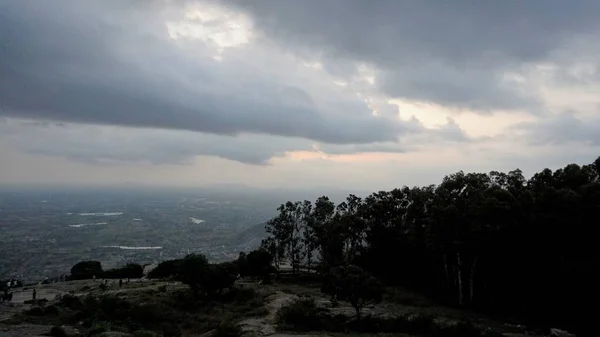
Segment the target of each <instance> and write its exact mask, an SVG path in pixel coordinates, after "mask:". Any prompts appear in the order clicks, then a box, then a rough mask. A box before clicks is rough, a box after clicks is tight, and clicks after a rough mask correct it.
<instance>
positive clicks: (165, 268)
mask: <svg viewBox="0 0 600 337" xmlns="http://www.w3.org/2000/svg"><path fill="white" fill-rule="evenodd" d="M182 264H183V259H175V260H167V261H163V262H161V263H159V264H158V266H156V268H154V269H152V270H151V271H150V272H149V273H148V278H150V279H168V278H172V277H175V276H177V275H179V272H180V271H181V268H182Z"/></svg>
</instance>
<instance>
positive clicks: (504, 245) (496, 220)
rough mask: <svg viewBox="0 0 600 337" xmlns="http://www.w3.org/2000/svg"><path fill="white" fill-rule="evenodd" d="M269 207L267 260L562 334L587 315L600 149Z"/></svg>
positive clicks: (593, 280)
mask: <svg viewBox="0 0 600 337" xmlns="http://www.w3.org/2000/svg"><path fill="white" fill-rule="evenodd" d="M278 211H279V215H278V216H277V217H275V218H273V219H272V220H270V221H269V222H268V224H267V232H268V233H269V237H268V238H267V239H266V240H265V241H264V244H263V247H264V248H265V249H266V250H268V251H269V252H271V253H272V254H273V257H274V260H275V265H276V266H277V265H278V264H279V262H280V261H282V260H287V261H289V262H290V263H291V265H292V267H293V270H294V271H296V270H298V268H300V267H301V266H302V265H310V263H312V261H313V260H315V259H316V260H317V263H318V265H319V266H321V270H323V271H324V272H327V271H328V270H330V269H331V268H334V267H336V266H340V265H345V264H353V265H356V266H358V267H360V268H362V269H364V270H365V271H368V272H370V273H371V274H373V275H374V276H376V277H378V278H380V279H382V280H384V281H385V282H386V283H401V284H403V285H405V286H409V287H412V288H416V289H420V290H422V291H424V292H427V293H429V294H430V295H432V296H434V297H436V298H438V299H440V300H442V301H443V302H445V303H449V304H454V305H457V306H463V307H469V308H474V309H479V310H485V311H488V312H495V313H500V314H510V315H516V316H520V317H522V318H526V319H528V320H530V321H537V320H540V319H545V320H550V321H553V322H556V323H559V324H562V326H563V327H565V328H567V329H572V330H577V328H578V327H580V326H581V322H582V321H584V320H587V321H588V322H593V321H594V320H593V319H592V317H591V316H590V315H591V314H590V313H589V312H588V311H586V310H585V308H583V307H581V306H580V305H579V304H578V303H579V301H580V299H581V298H586V297H589V296H590V295H598V290H597V284H598V281H600V279H599V276H598V273H597V270H598V269H599V267H600V251H598V249H596V231H595V230H596V227H597V224H598V221H597V217H598V214H600V157H599V158H598V159H596V160H595V161H594V162H593V163H591V164H589V165H583V166H580V165H577V164H569V165H567V166H565V167H564V168H561V169H557V170H555V171H552V170H550V169H544V170H542V171H540V172H538V173H535V174H533V175H532V176H531V178H529V179H526V178H525V177H524V175H523V172H521V170H518V169H516V170H513V171H510V172H499V171H492V172H489V173H465V172H463V171H459V172H456V173H453V174H450V175H448V176H446V177H445V178H444V179H443V180H442V181H441V183H440V184H438V185H430V186H423V187H406V186H405V187H402V188H396V189H393V190H390V191H379V192H375V193H372V194H371V195H369V196H367V197H364V198H361V197H358V196H356V195H349V196H348V198H347V199H346V200H345V201H344V202H341V203H339V204H337V205H335V204H334V203H333V202H332V201H331V200H330V199H329V198H327V197H326V196H323V197H320V198H318V199H317V200H316V201H315V202H310V201H297V202H291V201H289V202H287V203H285V204H283V205H281V206H280V207H279V208H278ZM338 271H339V270H338Z"/></svg>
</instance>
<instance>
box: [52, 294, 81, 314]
mask: <svg viewBox="0 0 600 337" xmlns="http://www.w3.org/2000/svg"><path fill="white" fill-rule="evenodd" d="M58 303H59V304H60V305H61V306H63V307H65V308H69V309H72V310H80V309H81V308H82V307H83V303H82V302H81V299H79V297H77V296H75V295H71V294H64V295H62V296H61V297H60V299H59V302H58Z"/></svg>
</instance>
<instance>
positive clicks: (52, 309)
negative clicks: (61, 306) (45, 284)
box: [44, 305, 60, 316]
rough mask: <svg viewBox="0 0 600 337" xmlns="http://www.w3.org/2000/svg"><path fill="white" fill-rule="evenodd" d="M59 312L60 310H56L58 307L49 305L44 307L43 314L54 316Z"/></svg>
mask: <svg viewBox="0 0 600 337" xmlns="http://www.w3.org/2000/svg"><path fill="white" fill-rule="evenodd" d="M59 313H60V311H59V310H58V307H56V306H55V305H49V306H47V307H46V308H44V314H46V315H52V316H56V315H58V314H59Z"/></svg>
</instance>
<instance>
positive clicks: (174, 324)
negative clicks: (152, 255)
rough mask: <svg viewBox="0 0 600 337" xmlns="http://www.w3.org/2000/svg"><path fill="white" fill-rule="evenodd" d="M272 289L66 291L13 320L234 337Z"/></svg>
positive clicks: (261, 310) (89, 330)
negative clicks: (203, 294) (212, 293)
mask: <svg viewBox="0 0 600 337" xmlns="http://www.w3.org/2000/svg"><path fill="white" fill-rule="evenodd" d="M261 290H263V289H261ZM270 294H271V293H270V292H268V291H259V290H256V289H253V288H244V289H237V288H233V289H232V290H229V291H226V292H224V293H223V294H222V295H221V296H218V297H215V298H195V297H194V296H193V294H192V293H191V291H190V290H189V289H187V288H180V287H167V289H164V290H163V289H160V290H159V289H147V288H146V289H143V290H142V289H140V290H139V291H135V292H117V293H112V294H102V293H95V294H88V295H87V296H85V297H78V296H75V295H72V294H65V295H63V296H61V297H59V298H57V299H56V300H55V301H53V302H51V304H50V305H48V306H46V307H44V306H34V307H32V308H30V309H29V310H27V311H25V312H24V313H22V314H20V315H16V316H15V318H14V319H12V320H11V322H12V323H15V324H17V323H23V322H29V323H37V324H39V323H43V324H47V325H51V326H52V325H54V326H62V325H72V326H73V325H77V326H78V328H79V329H80V331H81V332H82V335H83V336H93V335H97V334H100V333H102V332H107V331H119V332H124V333H130V334H134V333H135V334H136V336H139V337H142V336H174V337H179V336H182V335H184V334H186V335H187V334H202V333H204V332H207V331H211V330H215V331H216V333H218V334H219V336H222V337H232V336H239V334H240V333H241V330H240V327H239V326H238V323H239V322H240V321H241V320H242V319H243V318H245V317H249V316H263V315H266V314H268V310H267V309H266V308H265V307H264V302H265V298H266V297H267V296H268V295H270Z"/></svg>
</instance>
